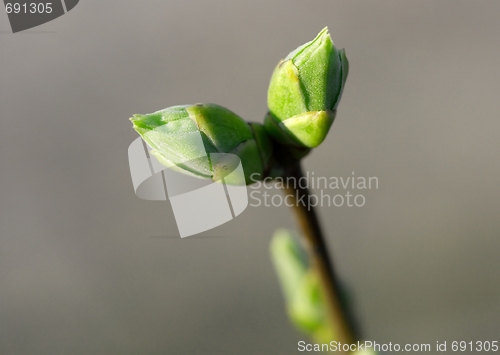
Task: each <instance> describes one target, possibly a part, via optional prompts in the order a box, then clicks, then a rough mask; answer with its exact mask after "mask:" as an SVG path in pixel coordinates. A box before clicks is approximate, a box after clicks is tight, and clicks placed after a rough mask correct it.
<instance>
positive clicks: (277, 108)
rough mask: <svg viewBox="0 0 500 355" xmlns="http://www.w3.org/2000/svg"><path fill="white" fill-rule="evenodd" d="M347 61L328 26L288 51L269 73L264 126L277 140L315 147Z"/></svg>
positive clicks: (327, 126) (323, 134)
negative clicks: (272, 71)
mask: <svg viewBox="0 0 500 355" xmlns="http://www.w3.org/2000/svg"><path fill="white" fill-rule="evenodd" d="M348 71H349V64H348V61H347V57H346V56H345V51H344V50H343V49H340V50H338V49H336V48H335V46H334V44H333V42H332V39H331V37H330V34H329V33H328V28H326V27H325V28H324V29H323V30H322V31H321V32H320V33H319V34H318V35H317V36H316V38H315V39H313V40H312V41H311V42H308V43H306V44H304V45H302V46H300V47H298V48H297V49H296V50H294V51H293V52H291V53H290V54H288V56H287V57H286V58H285V59H284V60H282V61H281V62H280V63H279V64H278V66H277V67H276V69H275V70H274V73H273V75H272V77H271V83H270V85H269V90H268V96H267V103H268V107H269V113H268V115H267V116H266V119H265V126H266V129H267V130H268V131H269V133H270V134H271V135H272V136H273V137H274V138H275V139H276V140H278V141H279V142H281V143H282V144H286V145H291V146H296V147H306V148H315V147H317V146H318V145H320V144H321V142H323V140H324V139H325V137H326V135H327V133H328V131H329V129H330V126H331V125H332V123H333V120H334V119H335V113H336V109H337V106H338V104H339V101H340V98H341V96H342V91H343V89H344V85H345V81H346V79H347V73H348Z"/></svg>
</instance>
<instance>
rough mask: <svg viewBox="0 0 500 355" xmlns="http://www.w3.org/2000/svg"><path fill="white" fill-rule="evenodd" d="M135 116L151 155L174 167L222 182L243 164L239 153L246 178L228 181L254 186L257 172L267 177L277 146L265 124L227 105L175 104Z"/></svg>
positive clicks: (136, 123) (137, 127)
mask: <svg viewBox="0 0 500 355" xmlns="http://www.w3.org/2000/svg"><path fill="white" fill-rule="evenodd" d="M130 120H131V121H132V123H133V127H134V129H135V130H136V131H137V133H139V134H140V135H141V137H142V138H143V139H144V141H145V142H146V143H147V144H148V145H149V146H150V147H151V148H152V150H151V154H152V155H154V156H155V157H156V158H157V159H158V161H159V162H160V163H162V164H163V165H165V166H167V167H169V168H172V169H174V170H177V171H180V172H183V173H186V174H189V175H192V176H196V177H200V178H210V179H212V180H214V181H218V180H220V179H221V178H224V177H225V176H228V174H230V173H231V172H232V171H233V170H234V168H235V167H236V166H237V165H238V164H239V161H238V159H235V156H237V157H239V159H240V160H241V164H242V166H243V171H244V175H245V181H225V182H226V183H230V184H245V183H246V184H250V183H252V182H255V180H252V179H255V178H256V177H257V176H260V178H261V179H262V178H264V174H265V172H266V170H267V168H268V163H269V158H270V156H271V147H272V144H271V142H270V139H269V137H268V136H267V133H266V131H265V130H264V128H263V126H262V125H260V124H258V123H251V124H249V123H247V122H245V121H243V119H241V118H240V117H239V116H238V115H236V114H235V113H233V112H232V111H230V110H228V109H226V108H224V107H222V106H219V105H215V104H196V105H184V106H173V107H169V108H166V109H164V110H160V111H157V112H154V113H151V114H146V115H134V116H133V117H132V118H131V119H130ZM200 137H201V139H200ZM211 153H216V154H212V157H215V156H217V159H216V160H215V159H213V158H211ZM250 176H252V179H251V178H250Z"/></svg>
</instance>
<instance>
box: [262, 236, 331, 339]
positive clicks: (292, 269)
mask: <svg viewBox="0 0 500 355" xmlns="http://www.w3.org/2000/svg"><path fill="white" fill-rule="evenodd" d="M271 256H272V259H273V263H274V266H275V269H276V273H277V275H278V278H279V281H280V283H281V288H282V289H283V294H284V296H285V301H286V308H287V311H288V315H289V317H290V319H291V320H292V321H293V323H294V324H295V325H296V326H297V327H298V328H299V329H301V330H302V331H304V332H306V333H308V334H314V333H317V332H318V331H321V330H322V329H324V328H325V326H326V317H325V314H326V310H325V304H324V300H323V297H322V294H321V290H320V286H319V279H318V277H317V275H316V273H314V272H313V271H312V270H311V269H310V268H309V265H308V261H307V257H306V253H305V251H304V249H303V248H302V246H301V245H300V243H299V241H298V240H297V238H296V237H295V236H294V235H293V234H292V233H291V232H289V231H287V230H285V229H281V230H278V231H276V233H275V234H274V237H273V239H272V241H271Z"/></svg>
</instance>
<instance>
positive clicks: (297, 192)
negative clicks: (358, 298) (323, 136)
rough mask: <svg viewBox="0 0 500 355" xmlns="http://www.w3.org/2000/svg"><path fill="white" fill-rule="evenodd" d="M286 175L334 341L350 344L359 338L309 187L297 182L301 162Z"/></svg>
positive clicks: (301, 176)
mask: <svg viewBox="0 0 500 355" xmlns="http://www.w3.org/2000/svg"><path fill="white" fill-rule="evenodd" d="M287 176H288V177H291V178H292V179H284V180H285V181H286V182H287V184H286V186H285V193H286V194H287V195H293V198H294V199H293V200H294V201H301V203H294V206H293V207H292V208H293V211H294V214H295V216H296V218H297V221H298V223H299V226H300V228H301V230H302V235H303V238H304V241H305V246H306V248H307V250H308V253H309V256H310V260H311V266H312V267H313V268H315V269H316V270H317V271H318V275H319V278H320V283H321V288H322V291H323V294H324V296H325V299H326V301H327V302H326V304H327V311H328V320H329V322H330V325H331V327H332V329H333V332H334V334H335V336H336V339H335V340H337V341H339V342H340V343H343V344H352V343H354V342H356V341H357V340H358V334H357V330H356V327H355V326H354V322H353V319H352V317H351V314H350V312H349V311H348V309H347V307H346V305H345V303H344V302H343V301H342V297H341V295H340V286H339V282H338V279H337V277H336V275H335V273H334V271H333V265H332V262H331V259H330V255H329V253H328V248H327V245H326V242H325V239H324V237H323V234H322V231H321V227H320V225H319V221H318V217H317V216H316V213H315V211H314V207H313V206H310V205H309V202H310V196H311V195H310V192H309V189H308V188H307V187H305V188H304V187H303V184H301V183H299V182H300V181H301V179H302V180H304V179H305V177H304V174H303V173H302V169H301V166H300V162H296V163H295V164H293V165H292V166H291V167H290V171H289V172H288V174H287Z"/></svg>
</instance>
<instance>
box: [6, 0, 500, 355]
mask: <svg viewBox="0 0 500 355" xmlns="http://www.w3.org/2000/svg"><path fill="white" fill-rule="evenodd" d="M499 14H500V2H498V1H493V0H492V1H480V2H473V1H457V0H453V1H451V0H449V1H439V2H437V1H436V2H431V1H426V2H421V1H417V0H415V1H378V2H367V1H332V0H325V1H319V0H314V1H304V0H302V1H292V0H279V1H275V0H273V1H269V0H255V1H247V2H235V1H231V0H214V1H183V2H179V1H178V2H174V1H155V0H148V1H128V0H120V1H105V2H104V1H96V0H83V1H81V2H80V4H78V6H77V7H75V9H74V10H72V11H71V12H69V13H68V14H66V15H65V16H63V17H61V18H58V19H56V20H54V21H52V22H50V23H47V24H45V25H42V26H40V27H37V28H34V29H31V30H28V31H26V32H22V33H19V34H15V35H13V34H11V33H9V32H10V27H9V24H8V22H7V15H6V14H5V13H4V12H2V13H1V14H0V85H1V94H0V182H1V183H0V204H1V205H0V206H1V213H0V354H8V355H17V354H51V355H54V354H294V353H298V351H297V342H298V341H300V340H307V341H308V339H307V337H305V336H303V335H302V334H301V333H299V332H297V331H296V330H295V329H294V328H293V327H292V326H291V325H290V324H289V322H288V320H287V317H286V315H285V312H284V304H283V300H282V295H281V292H280V289H279V287H278V283H277V280H276V277H275V274H274V270H273V268H272V264H271V261H270V259H269V253H268V246H269V241H270V236H271V235H272V233H273V231H274V230H275V229H276V228H277V227H284V226H289V227H292V226H294V225H293V220H292V218H291V215H290V211H288V210H287V208H286V207H281V208H274V207H267V208H266V207H260V208H252V207H249V208H248V209H247V210H246V211H245V212H244V213H243V214H242V215H241V216H239V217H238V218H236V219H235V220H233V221H231V222H230V223H228V224H226V225H223V226H221V227H219V228H216V229H214V230H211V231H208V232H206V233H203V234H202V235H201V236H198V237H190V238H187V239H183V240H181V239H180V238H178V237H176V235H177V228H176V226H175V221H174V218H173V214H172V210H171V207H170V205H169V204H168V203H166V202H163V203H162V202H151V201H143V200H140V199H138V198H137V197H136V196H135V194H134V191H133V188H132V183H131V180H130V174H129V167H128V160H127V148H128V145H129V144H130V143H131V142H132V141H133V139H135V138H136V137H137V135H136V133H135V132H134V131H133V130H132V129H131V124H130V122H129V121H128V117H130V116H131V115H132V114H133V113H147V112H151V111H155V110H158V109H161V108H164V107H168V106H172V105H176V104H187V103H196V102H215V103H218V104H221V105H224V106H227V107H228V108H230V109H232V110H233V111H235V112H237V113H238V114H240V115H242V116H243V117H244V118H245V119H248V120H255V121H262V118H263V115H264V113H265V111H266V91H267V85H268V80H269V78H270V75H271V73H272V70H273V69H274V67H275V65H276V64H277V62H278V61H279V60H280V59H281V58H283V57H284V56H285V55H286V54H287V53H288V52H289V51H291V50H293V49H294V48H295V47H297V46H298V45H300V44H302V43H304V42H306V41H308V40H310V39H312V38H313V37H314V36H315V35H316V34H317V32H318V31H319V30H321V29H322V28H323V27H324V26H329V28H330V32H331V34H332V37H333V40H334V42H335V44H336V45H337V46H338V47H340V48H342V47H345V48H346V52H347V56H348V58H349V61H350V73H349V78H348V81H347V86H346V89H345V92H344V96H343V99H342V102H341V104H340V107H339V111H338V115H337V119H336V121H335V123H334V125H333V128H332V130H331V132H330V134H329V136H328V138H327V140H326V141H325V142H324V144H323V145H322V146H321V147H320V148H318V149H317V150H316V151H315V152H314V153H313V154H312V155H310V156H309V157H308V158H307V159H306V160H305V167H306V168H307V169H308V170H309V171H314V172H315V175H317V176H318V175H322V176H344V177H346V176H350V175H351V174H352V172H355V174H356V175H357V176H376V177H378V178H379V189H378V190H371V191H367V192H366V193H365V196H366V205H365V206H364V207H362V208H348V207H343V208H334V207H331V208H328V207H324V208H322V209H320V211H319V213H320V217H321V220H322V222H323V225H324V227H325V231H326V232H327V234H328V243H329V245H330V247H331V250H332V253H333V255H334V258H335V263H336V266H337V270H338V272H339V273H340V274H341V275H342V277H343V279H344V281H345V282H346V283H347V284H348V285H349V287H350V289H351V291H352V292H353V295H354V302H355V306H356V312H357V315H358V318H359V320H360V322H361V324H362V325H363V329H364V334H365V338H367V339H370V340H373V341H378V342H389V341H390V342H393V343H401V344H404V343H414V342H418V343H431V344H435V342H436V341H438V340H439V341H444V340H448V341H452V340H465V341H471V340H472V341H476V340H500V339H498V334H499V332H498V328H499V323H500V303H499V299H500V283H499V281H500V275H499V274H500V273H499V269H500V268H499V266H500V261H499V260H500V258H499V256H498V255H499V253H500V238H498V237H499V231H500V219H499V212H500V205H499V198H500V189H499V187H498V181H499V176H500V162H499V159H498V152H499V151H500V140H499V139H498V135H499V132H500V119H499V112H500V100H499V92H500V70H499V67H498V66H499V63H500V46H499V45H498V34H499V33H500V21H499ZM193 219H194V221H195V220H196V216H193Z"/></svg>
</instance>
